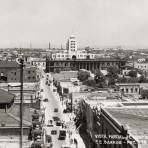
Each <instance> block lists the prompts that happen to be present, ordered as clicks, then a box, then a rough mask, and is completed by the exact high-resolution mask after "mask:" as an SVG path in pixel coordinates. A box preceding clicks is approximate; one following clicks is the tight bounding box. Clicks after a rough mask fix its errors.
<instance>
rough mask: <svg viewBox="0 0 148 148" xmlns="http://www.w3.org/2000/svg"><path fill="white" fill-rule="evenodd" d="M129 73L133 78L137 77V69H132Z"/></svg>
mask: <svg viewBox="0 0 148 148" xmlns="http://www.w3.org/2000/svg"><path fill="white" fill-rule="evenodd" d="M128 75H129V76H130V77H131V78H134V77H137V71H135V70H131V71H129V73H128Z"/></svg>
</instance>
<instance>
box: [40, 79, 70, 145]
mask: <svg viewBox="0 0 148 148" xmlns="http://www.w3.org/2000/svg"><path fill="white" fill-rule="evenodd" d="M45 83H46V77H45V76H44V78H42V79H41V83H40V88H41V89H43V90H44V91H43V92H42V93H41V95H42V99H45V98H47V99H48V102H44V101H42V106H43V107H44V108H45V124H46V125H47V124H48V120H50V119H52V117H53V116H57V117H59V118H60V119H61V120H64V116H63V111H62V107H61V102H60V100H59V98H58V96H56V94H55V92H53V91H52V89H53V86H52V85H51V86H50V87H49V86H48V85H46V84H45ZM54 108H58V112H57V113H56V112H54ZM45 129H46V131H47V134H49V135H51V130H57V135H52V140H53V148H60V147H61V146H62V145H63V144H65V143H68V141H69V140H68V137H67V139H66V140H58V136H59V130H60V129H61V127H59V126H56V125H55V126H54V127H45Z"/></svg>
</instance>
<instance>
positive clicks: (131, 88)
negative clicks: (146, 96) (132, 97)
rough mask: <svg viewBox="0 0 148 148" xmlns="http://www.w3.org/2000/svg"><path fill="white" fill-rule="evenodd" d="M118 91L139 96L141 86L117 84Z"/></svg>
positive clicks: (136, 84) (137, 84)
mask: <svg viewBox="0 0 148 148" xmlns="http://www.w3.org/2000/svg"><path fill="white" fill-rule="evenodd" d="M116 86H117V89H118V90H119V91H120V92H121V93H122V94H139V93H140V84H139V83H117V84H116Z"/></svg>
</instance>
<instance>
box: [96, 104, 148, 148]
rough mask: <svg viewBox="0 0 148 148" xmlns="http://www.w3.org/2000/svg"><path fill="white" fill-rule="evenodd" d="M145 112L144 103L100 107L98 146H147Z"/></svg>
mask: <svg viewBox="0 0 148 148" xmlns="http://www.w3.org/2000/svg"><path fill="white" fill-rule="evenodd" d="M147 112H148V106H147V105H146V104H145V105H144V103H143V104H142V105H141V104H138V103H137V104H134V105H133V104H131V105H130V103H129V104H128V105H127V106H123V107H115V108H104V109H103V108H102V109H101V113H100V134H98V138H97V139H98V144H99V145H100V148H108V147H111V148H147V147H148V124H147V122H148V114H147ZM100 135H102V137H101V136H100ZM99 136H100V137H99Z"/></svg>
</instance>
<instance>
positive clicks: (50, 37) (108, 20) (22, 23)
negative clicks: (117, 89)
mask: <svg viewBox="0 0 148 148" xmlns="http://www.w3.org/2000/svg"><path fill="white" fill-rule="evenodd" d="M70 35H75V36H76V38H77V40H78V46H79V47H86V46H90V47H99V46H119V45H121V46H129V47H132V46H133V47H135V46H137V47H148V0H0V48H1V47H11V48H13V47H30V44H31V45H32V47H45V48H46V47H48V43H49V42H50V44H51V47H52V48H54V47H60V46H61V44H62V46H63V47H65V44H66V41H67V39H68V37H69V36H70Z"/></svg>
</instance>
